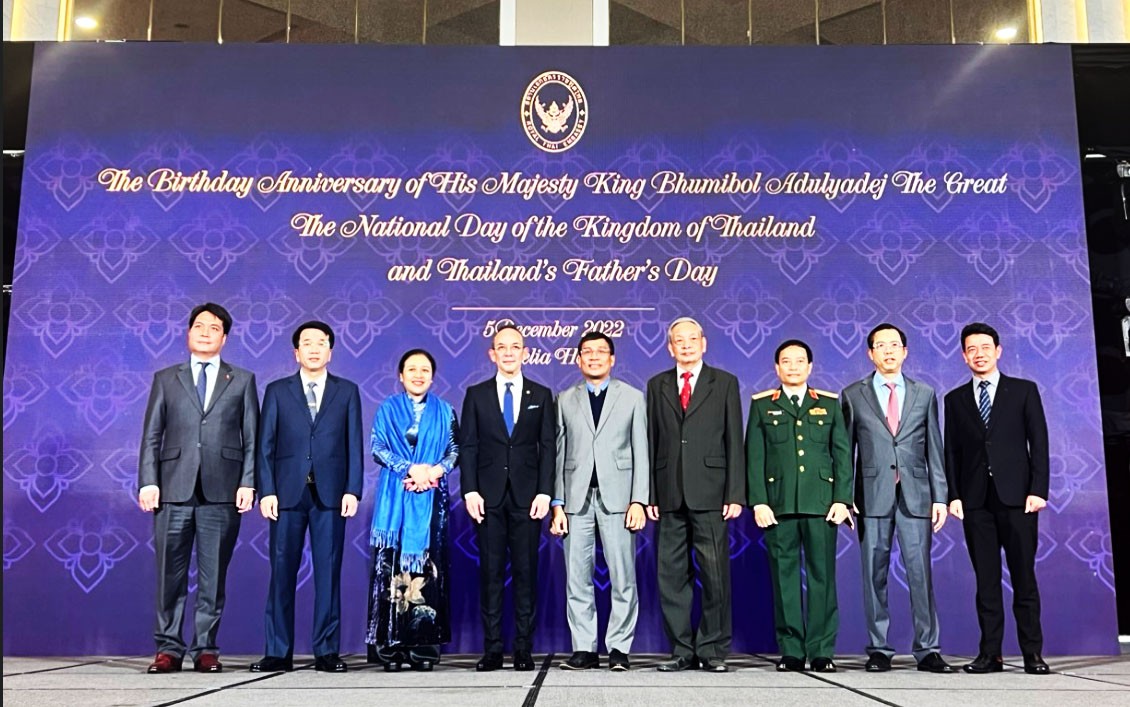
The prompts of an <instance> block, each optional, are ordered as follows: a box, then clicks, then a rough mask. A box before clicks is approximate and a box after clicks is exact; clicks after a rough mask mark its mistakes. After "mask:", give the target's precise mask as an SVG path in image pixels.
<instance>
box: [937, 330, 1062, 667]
mask: <svg viewBox="0 0 1130 707" xmlns="http://www.w3.org/2000/svg"><path fill="white" fill-rule="evenodd" d="M961 348H962V356H963V357H964V358H965V363H966V365H967V366H969V370H970V371H972V372H973V381H972V383H968V382H967V383H963V384H961V385H960V386H958V387H957V388H954V389H953V390H952V391H950V392H949V393H948V394H947V395H946V398H945V406H946V411H945V454H946V478H947V482H948V484H949V495H950V507H949V510H950V513H951V514H952V515H953V516H955V517H956V518H958V519H959V520H964V523H965V544H966V545H967V546H968V547H969V558H970V560H972V562H973V572H974V573H975V574H976V576H977V622H978V623H979V624H980V626H981V644H980V648H979V650H978V655H977V658H976V659H975V660H974V661H973V662H972V663H969V664H968V665H966V666H965V667H964V668H963V669H964V670H965V672H967V673H995V672H1000V671H1001V670H1003V667H1004V662H1003V660H1002V658H1001V641H1002V639H1003V635H1004V598H1003V596H1002V591H1001V548H1004V554H1005V561H1006V562H1008V569H1009V576H1010V578H1011V581H1012V612H1013V614H1014V615H1015V617H1016V632H1017V636H1018V638H1019V643H1020V651H1021V653H1023V654H1024V671H1025V672H1026V673H1029V674H1032V675H1046V674H1047V673H1048V672H1049V670H1048V664H1047V663H1046V662H1044V659H1043V657H1042V656H1041V653H1042V652H1043V644H1044V637H1043V632H1042V631H1041V629H1040V592H1039V588H1038V587H1037V585H1036V546H1037V543H1038V541H1039V525H1038V521H1039V516H1038V513H1039V512H1040V511H1041V510H1043V509H1044V507H1045V506H1046V505H1047V498H1048V484H1049V460H1048V427H1047V422H1046V421H1045V419H1044V408H1043V404H1042V403H1041V402H1040V391H1039V390H1038V389H1037V388H1036V384H1035V383H1033V382H1032V381H1028V380H1023V379H1021V378H1012V377H1011V376H1006V375H1004V374H1002V373H1001V372H1000V371H999V370H998V369H997V361H998V360H999V359H1000V356H1001V345H1000V335H999V334H998V333H997V332H996V330H995V329H993V328H992V327H991V326H989V325H988V324H982V323H974V324H970V325H968V326H966V327H965V328H964V329H962V330H961Z"/></svg>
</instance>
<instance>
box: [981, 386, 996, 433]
mask: <svg viewBox="0 0 1130 707" xmlns="http://www.w3.org/2000/svg"><path fill="white" fill-rule="evenodd" d="M979 385H980V388H981V391H980V392H979V393H977V409H978V410H980V411H981V421H982V422H984V423H985V427H988V426H989V412H990V411H991V410H992V409H993V404H992V403H991V402H989V381H981V383H980V384H979Z"/></svg>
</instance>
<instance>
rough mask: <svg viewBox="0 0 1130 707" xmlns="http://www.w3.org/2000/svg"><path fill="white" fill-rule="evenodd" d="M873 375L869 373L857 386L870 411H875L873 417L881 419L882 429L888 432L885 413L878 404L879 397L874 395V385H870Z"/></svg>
mask: <svg viewBox="0 0 1130 707" xmlns="http://www.w3.org/2000/svg"><path fill="white" fill-rule="evenodd" d="M874 375H875V374H871V375H869V376H867V377H866V378H864V379H863V380H861V381H860V382H859V386H860V389H861V392H862V394H863V399H864V400H866V401H867V404H868V405H870V406H871V411H872V412H874V413H875V417H877V418H879V419H880V420H882V421H883V429H885V430H887V432H890V431H891V428H889V427H887V413H886V411H884V410H883V408H882V406H881V405H879V397H878V396H877V395H875V386H873V385H872V382H873V381H874V380H875V379H874Z"/></svg>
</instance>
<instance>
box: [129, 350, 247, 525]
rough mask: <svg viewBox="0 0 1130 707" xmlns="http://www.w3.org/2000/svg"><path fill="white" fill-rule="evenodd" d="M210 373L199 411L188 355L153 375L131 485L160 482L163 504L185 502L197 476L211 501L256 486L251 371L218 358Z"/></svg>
mask: <svg viewBox="0 0 1130 707" xmlns="http://www.w3.org/2000/svg"><path fill="white" fill-rule="evenodd" d="M216 376H217V377H216V385H215V387H214V388H213V390H212V397H211V398H210V399H209V400H208V407H207V409H203V408H201V406H200V399H199V398H198V397H197V395H196V385H195V384H194V383H193V376H192V366H191V364H189V363H188V362H187V361H186V362H185V363H181V364H177V365H175V366H169V367H168V368H163V369H161V370H160V371H157V373H155V374H154V375H153V387H152V388H151V389H150V391H149V402H148V403H147V404H146V406H145V422H144V425H143V428H142V436H141V450H140V452H139V453H138V464H137V483H138V486H139V487H142V486H152V485H156V486H157V487H158V488H160V490H161V501H162V502H170V503H183V502H185V501H188V500H190V499H191V498H192V496H193V493H194V492H195V490H196V481H197V478H199V479H200V487H201V490H202V491H203V493H204V498H205V499H206V500H207V501H209V502H210V503H227V502H231V503H235V492H236V489H238V488H239V487H241V486H245V487H248V488H253V487H254V486H255V442H256V434H257V429H256V428H257V426H258V424H259V393H258V391H257V390H256V388H255V374H253V373H251V372H250V371H245V370H244V369H242V368H236V367H235V366H233V365H231V364H230V363H228V362H227V361H225V360H223V359H220V367H219V370H218V371H217V374H216Z"/></svg>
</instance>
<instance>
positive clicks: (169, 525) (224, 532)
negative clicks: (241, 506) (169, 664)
mask: <svg viewBox="0 0 1130 707" xmlns="http://www.w3.org/2000/svg"><path fill="white" fill-rule="evenodd" d="M239 520H240V516H239V511H237V510H236V508H235V503H234V502H232V503H202V504H199V505H194V504H177V503H162V504H161V505H160V506H158V507H157V511H156V513H155V514H154V516H153V523H154V536H153V545H154V549H155V550H156V553H157V627H156V630H155V631H154V636H153V637H154V639H155V640H156V642H157V651H158V652H160V653H170V654H172V655H175V656H183V655H184V654H185V653H186V652H187V653H188V654H189V656H190V657H191V658H192V659H193V660H196V658H198V657H199V656H200V655H201V654H202V653H218V652H219V648H217V647H216V634H217V633H218V632H219V630H220V617H221V615H222V614H223V612H224V602H225V599H226V595H225V585H226V583H227V574H228V563H230V562H231V556H232V551H234V550H235V541H236V539H237V538H238V537H239ZM193 543H195V544H196V615H195V617H194V619H193V623H194V625H195V635H194V636H193V639H192V647H191V648H187V649H186V646H185V642H184V639H183V638H181V630H182V628H183V627H184V604H185V600H186V599H187V598H188V565H189V561H190V560H191V558H192V546H193Z"/></svg>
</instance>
